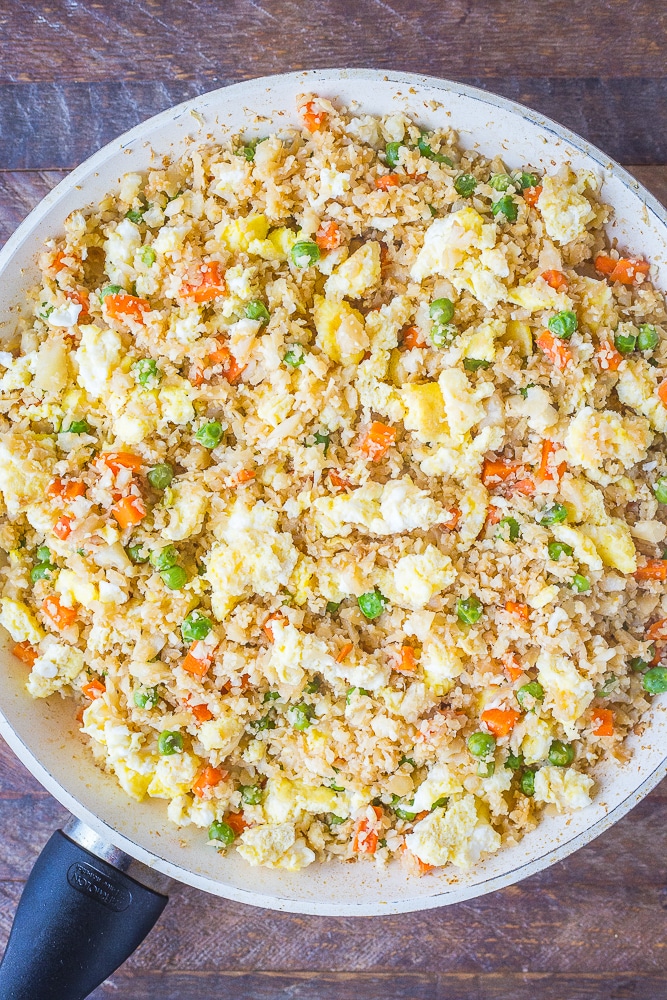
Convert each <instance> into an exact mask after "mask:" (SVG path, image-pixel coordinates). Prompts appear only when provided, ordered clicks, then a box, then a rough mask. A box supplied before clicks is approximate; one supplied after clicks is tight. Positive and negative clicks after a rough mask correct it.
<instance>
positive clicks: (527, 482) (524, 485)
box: [512, 479, 535, 497]
mask: <svg viewBox="0 0 667 1000" xmlns="http://www.w3.org/2000/svg"><path fill="white" fill-rule="evenodd" d="M512 491H513V492H514V493H522V494H523V496H525V497H532V495H533V494H534V492H535V483H534V482H533V480H532V479H517V481H516V482H515V483H513V484H512Z"/></svg>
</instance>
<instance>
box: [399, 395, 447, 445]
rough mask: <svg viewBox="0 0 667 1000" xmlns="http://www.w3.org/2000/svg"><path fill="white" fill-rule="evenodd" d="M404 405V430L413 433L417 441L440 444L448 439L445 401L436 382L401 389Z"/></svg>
mask: <svg viewBox="0 0 667 1000" xmlns="http://www.w3.org/2000/svg"><path fill="white" fill-rule="evenodd" d="M401 397H402V399H403V403H404V405H405V409H406V414H405V417H404V421H403V422H404V425H405V429H406V430H408V431H414V433H415V436H416V437H417V440H418V441H422V442H424V443H425V444H426V443H427V442H429V441H430V442H434V443H437V442H440V441H446V440H448V439H449V427H448V425H447V420H446V418H445V401H444V399H443V396H442V391H441V389H440V386H439V385H438V383H437V382H412V383H408V384H407V385H404V386H403V388H402V389H401Z"/></svg>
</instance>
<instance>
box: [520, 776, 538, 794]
mask: <svg viewBox="0 0 667 1000" xmlns="http://www.w3.org/2000/svg"><path fill="white" fill-rule="evenodd" d="M519 784H520V786H521V791H522V792H523V794H524V795H529V796H530V795H534V794H535V772H534V771H530V770H527V771H524V772H523V774H522V775H521V781H520V782H519Z"/></svg>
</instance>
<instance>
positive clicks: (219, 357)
mask: <svg viewBox="0 0 667 1000" xmlns="http://www.w3.org/2000/svg"><path fill="white" fill-rule="evenodd" d="M219 343H220V346H219V347H218V348H217V350H215V351H213V353H212V354H209V356H208V360H209V361H210V363H211V364H212V365H222V374H223V375H224V376H225V378H226V379H227V381H228V382H229V384H230V385H236V383H237V382H238V380H239V379H240V378H241V375H243V372H244V371H245V370H246V366H245V365H240V364H239V363H238V361H237V360H236V358H235V357H234V355H233V354H232V352H231V351H230V350H229V348H228V347H227V346H226V344H225V343H224V342H222V341H219Z"/></svg>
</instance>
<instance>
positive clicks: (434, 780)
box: [412, 763, 463, 812]
mask: <svg viewBox="0 0 667 1000" xmlns="http://www.w3.org/2000/svg"><path fill="white" fill-rule="evenodd" d="M462 791H463V785H462V784H461V782H460V781H459V779H458V778H457V777H456V776H455V775H454V774H452V772H451V771H450V769H449V766H448V765H447V764H445V763H441V764H435V765H434V766H433V767H432V768H431V770H430V771H429V773H428V777H427V778H426V779H425V780H424V781H422V783H421V785H420V786H419V788H418V789H417V791H416V793H415V797H414V801H413V803H412V807H413V810H414V812H422V811H423V810H424V809H426V810H427V811H428V812H430V811H431V809H432V808H433V806H434V804H435V803H436V802H437V801H438V799H443V798H448V797H449V796H450V795H458V794H459V792H462Z"/></svg>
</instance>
